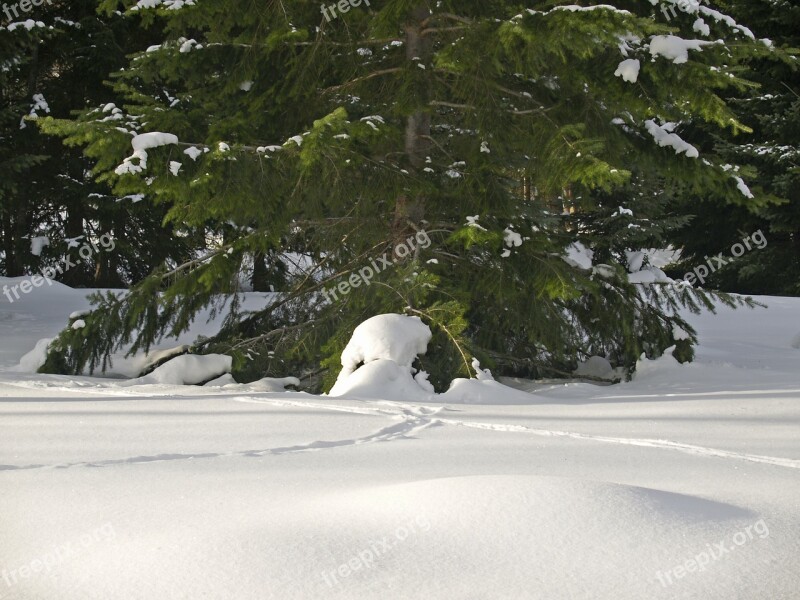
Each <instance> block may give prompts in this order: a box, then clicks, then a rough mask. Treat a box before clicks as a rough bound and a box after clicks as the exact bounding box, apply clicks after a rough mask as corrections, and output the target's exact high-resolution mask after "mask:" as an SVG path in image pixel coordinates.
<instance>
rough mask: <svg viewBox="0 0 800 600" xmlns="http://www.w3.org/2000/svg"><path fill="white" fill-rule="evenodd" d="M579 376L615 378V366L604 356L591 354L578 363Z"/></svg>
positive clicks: (576, 371) (577, 373) (577, 371)
mask: <svg viewBox="0 0 800 600" xmlns="http://www.w3.org/2000/svg"><path fill="white" fill-rule="evenodd" d="M575 375H577V376H578V377H593V378H597V379H613V377H614V367H612V366H611V363H610V362H608V359H607V358H604V357H602V356H590V357H589V358H587V359H586V360H584V361H582V362H580V363H579V364H578V368H577V369H575Z"/></svg>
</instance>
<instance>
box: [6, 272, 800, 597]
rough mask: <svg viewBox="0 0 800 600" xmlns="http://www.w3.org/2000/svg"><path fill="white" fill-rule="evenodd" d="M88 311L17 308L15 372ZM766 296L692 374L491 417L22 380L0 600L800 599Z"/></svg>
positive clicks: (531, 399) (674, 367)
mask: <svg viewBox="0 0 800 600" xmlns="http://www.w3.org/2000/svg"><path fill="white" fill-rule="evenodd" d="M6 281H8V280H0V284H2V283H4V282H6ZM11 281H13V280H11ZM86 293H88V290H80V291H78V290H70V289H69V288H66V287H65V286H62V285H60V284H57V283H56V284H54V285H53V286H52V287H44V288H40V289H38V290H35V291H34V292H32V293H31V294H30V295H29V296H28V297H26V299H25V301H24V302H15V303H14V304H11V305H9V304H8V303H7V302H5V301H3V299H2V296H0V364H3V365H10V364H15V363H16V362H18V361H19V358H20V357H21V356H22V354H24V353H25V352H27V351H29V350H31V349H32V348H33V347H34V346H35V345H36V343H37V340H39V339H40V338H41V337H43V335H42V334H43V333H47V332H49V331H52V329H53V327H54V326H55V325H56V324H60V326H61V327H63V326H64V325H65V324H66V323H67V315H68V314H69V313H70V312H72V311H78V310H85V308H86V306H87V304H86V301H85V298H84V296H85V295H86ZM253 298H254V299H255V301H256V302H261V303H263V295H255V294H254V295H253ZM756 300H758V301H760V302H763V303H765V304H766V305H768V308H767V309H757V310H746V309H743V310H742V309H740V310H736V311H733V310H731V309H728V308H726V307H720V308H719V310H718V314H717V315H711V314H709V313H703V314H701V315H693V314H686V315H685V317H686V318H687V319H688V320H689V321H690V323H691V324H692V325H693V326H694V327H695V328H696V329H697V331H698V334H699V336H700V346H699V347H698V348H697V357H696V360H695V362H694V363H691V364H687V365H680V364H678V363H677V361H675V359H673V358H672V357H671V356H669V354H667V355H665V356H664V357H662V358H660V359H658V360H654V361H648V360H642V361H640V365H639V369H638V372H637V375H636V377H635V378H634V380H633V381H631V382H628V383H623V384H618V385H593V384H588V383H578V382H563V381H550V382H532V381H528V382H525V381H517V384H516V385H517V387H518V388H520V389H517V390H509V388H503V387H500V386H501V384H500V383H498V382H496V381H492V380H491V379H489V378H488V377H489V375H488V374H487V373H485V372H484V371H483V370H481V372H483V375H485V376H486V378H484V379H480V380H479V379H469V380H466V379H463V380H456V382H454V383H453V386H452V388H451V389H452V390H453V392H452V394H453V396H454V397H455V396H457V395H458V394H460V393H461V391H462V388H465V389H466V388H477V389H478V390H479V391H480V392H481V393H483V396H482V398H480V399H481V402H480V403H478V404H473V403H469V402H467V401H461V402H456V401H451V400H450V399H448V398H444V397H443V396H442V395H439V396H438V397H435V398H431V399H430V400H427V401H424V402H417V401H414V400H413V398H410V397H406V398H401V399H395V400H391V399H388V398H386V397H381V398H377V399H376V398H371V399H359V398H356V397H352V396H349V395H346V396H341V397H332V396H313V395H310V394H305V393H297V392H286V391H280V389H278V390H277V391H273V390H275V389H276V388H277V387H278V386H277V385H275V386H273V385H271V384H270V382H269V381H266V382H264V384H259V382H254V383H253V384H236V383H233V381H232V378H230V377H224V378H222V379H217V383H218V384H220V385H210V386H205V387H198V386H183V385H174V384H165V383H162V384H158V385H152V384H150V385H140V384H137V383H133V382H131V381H120V380H111V379H98V378H88V377H63V376H52V375H38V374H31V373H14V372H8V371H6V372H0V420H2V423H3V435H2V436H0V486H2V488H1V489H2V490H3V493H2V494H0V514H2V515H3V524H4V526H3V536H2V544H0V565H2V571H0V597H3V596H6V598H4V600H6V599H8V600H62V599H64V598H82V599H86V600H95V599H96V600H106V599H108V598H114V599H115V600H134V599H136V598H203V597H207V598H218V599H221V600H233V599H239V598H242V599H245V598H258V599H262V598H263V599H267V598H275V599H276V600H277V599H280V600H295V599H298V600H299V599H302V600H305V599H309V598H322V597H335V598H342V599H362V598H378V597H390V598H453V599H466V598H508V599H512V598H513V599H527V598H531V599H533V598H548V599H554V600H566V599H572V598H593V599H599V600H628V599H631V600H633V599H637V600H638V599H641V598H647V599H648V600H672V599H674V598H685V599H691V600H716V599H720V600H721V599H729V598H730V599H741V600H750V599H754V598H776V599H778V598H780V599H784V598H785V599H792V598H796V597H797V590H798V589H800V572H798V570H797V568H796V557H797V556H798V555H800V538H799V537H798V535H797V531H798V530H800V513H798V511H797V498H798V495H799V494H800V478H799V477H798V474H800V471H799V469H800V436H798V427H800V385H799V384H800V378H799V377H798V372H800V351H798V350H797V349H795V348H794V347H793V346H800V326H798V323H799V322H800V299H798V298H769V297H757V298H756ZM250 301H251V298H250V297H249V296H248V298H247V302H248V303H249V302H250ZM398 316H399V315H398ZM406 325H408V323H406ZM372 327H373V326H370V328H372ZM412 327H416V326H414V325H412ZM416 328H417V329H419V328H418V327H416ZM396 329H397V328H396V327H395V326H394V325H389V324H388V323H387V324H384V325H383V326H380V327H379V326H377V325H376V326H375V327H374V333H372V334H369V335H368V334H363V335H362V334H359V337H361V338H362V341H366V340H367V339H370V336H372V335H376V334H377V333H380V332H384V333H386V332H389V331H392V332H393V331H395V330H396ZM421 337H424V336H422V335H421V330H418V331H417V334H416V335H409V336H408V339H406V338H404V339H406V342H407V345H413V344H414V343H421V341H422V340H421ZM415 339H416V342H413V341H412V340H415ZM402 347H405V345H401V348H402ZM417 348H419V346H417ZM431 351H432V350H431ZM360 352H361V353H362V354H363V355H364V359H366V358H367V357H368V356H369V357H372V358H373V360H370V361H369V362H367V364H365V365H364V366H362V367H360V368H358V369H356V370H355V372H354V373H353V375H354V376H355V375H356V374H358V373H359V372H361V371H362V370H363V369H365V368H381V369H384V368H387V367H386V366H381V365H388V364H390V363H391V364H393V365H394V366H395V368H396V369H399V371H397V372H399V373H402V374H403V375H404V376H405V375H409V377H410V370H409V368H408V366H407V365H408V359H409V358H411V350H410V349H407V351H406V352H405V353H403V352H399V351H398V350H397V349H391V348H389V349H386V348H385V349H384V350H383V351H378V350H375V351H373V350H372V349H371V348H362V349H360ZM395 359H397V360H398V361H399V362H396V361H395ZM412 360H413V358H412ZM401 363H403V364H404V366H402V367H401ZM167 364H170V363H167ZM176 364H177V363H176ZM388 368H392V367H388ZM478 369H480V366H479V365H478ZM176 370H177V371H181V370H180V369H177V368H176ZM206 374H207V372H206ZM259 385H263V386H264V387H265V388H269V390H268V391H255V390H256V388H258V387H259ZM279 385H280V384H279ZM415 385H418V382H417V383H415ZM420 387H421V386H420ZM528 392H533V393H528ZM448 393H450V392H448ZM477 393H478V392H476V390H474V389H473V390H469V393H468V394H467V399H469V400H474V399H475V398H476V394H477ZM720 545H721V546H722V549H723V550H724V552H723V550H720V549H719V547H720ZM62 550H66V552H60V553H57V551H62ZM43 565H46V567H43Z"/></svg>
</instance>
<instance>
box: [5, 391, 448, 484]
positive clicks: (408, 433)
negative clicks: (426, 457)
mask: <svg viewBox="0 0 800 600" xmlns="http://www.w3.org/2000/svg"><path fill="white" fill-rule="evenodd" d="M277 402H281V401H277ZM347 412H356V413H357V414H375V413H373V412H364V411H347ZM379 412H380V413H381V414H383V415H391V416H392V417H394V418H400V419H402V420H401V422H399V423H395V424H394V425H389V426H387V427H382V428H381V429H379V430H378V431H376V432H375V433H372V434H370V435H366V436H364V437H360V438H348V439H342V440H333V441H326V440H318V441H314V442H309V443H307V444H298V445H295V446H284V447H278V448H266V449H263V450H242V451H238V452H208V453H196V454H156V455H153V456H134V457H131V458H116V459H110V460H96V461H84V462H75V463H61V464H55V465H39V464H36V465H0V471H26V470H32V469H70V468H74V467H108V466H113V465H124V464H141V463H153V462H165V461H172V460H194V459H204V458H230V457H244V456H247V457H257V456H265V455H269V454H274V455H279V454H292V453H295V452H311V451H314V450H324V449H327V448H340V447H342V446H357V445H359V444H370V443H374V442H390V441H394V440H398V439H408V438H410V437H413V436H414V435H415V434H416V433H417V432H419V431H422V430H423V429H427V428H429V427H437V426H440V425H442V423H440V422H438V421H437V420H433V419H429V418H426V416H423V415H422V414H420V413H416V412H414V411H403V413H397V412H393V413H390V412H389V411H385V410H383V411H379Z"/></svg>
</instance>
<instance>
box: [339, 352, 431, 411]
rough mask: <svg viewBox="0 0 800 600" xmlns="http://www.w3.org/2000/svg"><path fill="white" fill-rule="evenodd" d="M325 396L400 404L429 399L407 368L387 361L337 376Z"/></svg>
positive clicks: (383, 360) (429, 396)
mask: <svg viewBox="0 0 800 600" xmlns="http://www.w3.org/2000/svg"><path fill="white" fill-rule="evenodd" d="M342 372H344V371H342ZM328 395H329V396H348V397H352V398H382V399H384V400H396V401H401V402H428V401H430V399H431V394H430V392H429V391H428V390H427V389H425V388H424V387H423V386H422V385H420V384H419V383H418V382H417V380H416V379H414V377H413V376H412V374H411V369H410V368H409V367H404V366H401V365H399V364H397V363H396V362H395V361H393V360H389V359H387V358H381V359H378V360H375V361H372V362H369V363H367V364H365V365H364V366H362V367H361V368H359V369H358V370H356V371H355V373H352V374H350V375H348V376H347V377H344V378H342V377H341V375H340V376H339V379H338V380H337V381H336V385H334V386H333V388H332V389H331V391H330V393H329V394H328Z"/></svg>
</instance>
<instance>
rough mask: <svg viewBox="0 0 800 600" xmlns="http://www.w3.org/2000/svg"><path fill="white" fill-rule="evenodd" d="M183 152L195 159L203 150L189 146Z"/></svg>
mask: <svg viewBox="0 0 800 600" xmlns="http://www.w3.org/2000/svg"><path fill="white" fill-rule="evenodd" d="M183 153H184V154H185V155H186V156H188V157H189V158H191V159H192V160H194V161H196V160H197V157H198V156H200V155H201V154H203V151H202V150H201V149H200V148H197V147H196V146H191V147H189V148H187V149H186V150H184V151H183Z"/></svg>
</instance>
